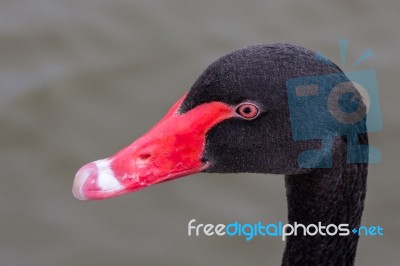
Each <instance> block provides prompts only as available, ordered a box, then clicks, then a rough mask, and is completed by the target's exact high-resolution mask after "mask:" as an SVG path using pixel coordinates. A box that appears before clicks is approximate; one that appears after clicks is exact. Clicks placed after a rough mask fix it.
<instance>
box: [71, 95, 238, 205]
mask: <svg viewBox="0 0 400 266" xmlns="http://www.w3.org/2000/svg"><path fill="white" fill-rule="evenodd" d="M185 97H186V96H183V97H182V98H181V99H180V100H179V101H178V102H176V103H175V104H174V105H173V107H172V108H171V109H170V110H169V112H168V113H167V114H166V116H165V117H164V118H163V119H162V120H161V121H160V122H159V123H158V124H156V125H155V126H154V127H153V128H152V129H151V130H150V131H149V132H147V133H146V134H145V135H144V136H142V137H141V138H139V139H137V140H136V141H135V142H133V143H132V144H131V145H129V146H128V147H126V148H124V149H122V150H121V151H119V152H117V153H116V154H115V155H113V156H111V157H109V158H106V159H103V160H98V161H95V162H91V163H88V164H86V165H84V166H83V167H82V168H81V169H79V171H78V172H77V174H76V176H75V180H74V184H73V188H72V192H73V194H74V196H75V197H76V198H77V199H80V200H98V199H106V198H110V197H113V196H117V195H121V194H125V193H128V192H132V191H136V190H139V189H142V188H144V187H147V186H150V185H154V184H157V183H160V182H164V181H168V180H173V179H176V178H179V177H183V176H186V175H190V174H194V173H198V172H201V171H204V170H205V169H206V168H207V167H208V165H209V163H208V162H203V161H202V155H203V152H204V147H205V139H206V134H207V132H208V131H209V130H210V129H211V128H212V127H213V126H214V125H216V124H218V123H219V122H221V121H223V120H225V119H227V118H229V117H232V116H233V115H234V112H233V111H232V108H231V107H230V106H228V105H226V104H224V103H221V102H210V103H205V104H202V105H199V106H197V107H195V108H193V109H192V110H190V111H188V112H186V113H183V114H179V112H178V110H179V107H180V106H181V104H182V102H183V101H184V99H185Z"/></svg>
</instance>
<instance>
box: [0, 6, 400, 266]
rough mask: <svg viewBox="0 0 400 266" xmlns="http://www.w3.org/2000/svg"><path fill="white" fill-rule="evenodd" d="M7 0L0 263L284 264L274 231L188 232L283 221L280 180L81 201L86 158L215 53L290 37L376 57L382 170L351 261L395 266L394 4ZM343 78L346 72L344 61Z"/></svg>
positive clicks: (160, 111) (1, 68)
mask: <svg viewBox="0 0 400 266" xmlns="http://www.w3.org/2000/svg"><path fill="white" fill-rule="evenodd" d="M325 2H326V3H322V2H321V1H316V0H315V1H291V2H289V1H287V2H285V1H278V0H276V1H254V0H250V1H232V0H229V1H228V0H225V1H209V0H204V1H183V0H142V1H134V0H130V1H128V0H113V1H106V0H79V1H74V0H69V1H68V0H65V1H63V0H2V1H1V2H0V156H1V158H0V167H1V168H0V173H1V186H0V214H1V216H0V218H1V220H0V265H74V266H79V265H98V266H100V265H278V264H280V262H281V257H282V253H283V248H284V243H283V242H282V241H281V240H280V239H278V238H273V237H266V238H262V237H258V238H255V239H254V240H253V241H251V242H246V241H245V240H244V239H243V238H240V237H238V238H229V237H188V236H187V223H188V221H189V220H190V219H192V218H195V219H197V220H198V221H199V222H203V223H208V222H211V223H214V224H217V223H221V222H222V223H229V222H233V221H235V220H239V221H241V222H256V221H258V220H262V221H265V222H271V223H272V222H277V221H279V220H282V221H286V214H287V211H286V199H285V189H284V180H283V177H282V176H274V175H253V174H241V175H206V174H199V175H196V176H192V177H189V178H184V179H180V180H178V181H174V182H169V183H163V184H161V185H157V186H154V187H151V188H148V189H145V190H142V191H140V192H137V193H134V194H128V195H125V196H123V197H118V198H114V199H110V200H106V201H98V202H80V201H78V200H76V199H74V198H73V196H72V194H71V185H72V181H73V178H74V175H75V172H76V171H77V169H78V168H79V167H80V166H82V165H83V164H84V163H86V162H89V161H93V160H95V159H100V158H104V157H107V156H109V155H111V154H113V153H114V152H116V151H117V150H119V149H120V148H122V147H124V146H126V145H128V144H129V143H131V142H132V141H133V140H134V139H136V138H137V137H139V136H140V135H141V134H143V133H145V132H146V131H147V129H149V128H150V127H151V126H152V125H153V124H154V123H155V122H157V121H158V120H159V119H160V118H161V117H162V116H163V115H164V113H165V112H166V111H167V110H168V108H169V107H170V106H171V105H172V103H174V102H175V101H176V100H177V99H178V98H179V97H180V96H181V95H182V94H183V93H184V92H186V91H187V90H188V89H189V88H190V86H191V85H192V83H193V82H194V81H195V79H196V78H197V76H198V75H199V74H200V73H201V72H202V70H203V69H204V68H205V67H207V65H208V64H210V63H211V62H212V61H213V60H215V59H217V58H218V57H220V56H222V55H223V54H225V53H227V52H229V51H231V50H234V49H237V48H240V47H243V46H246V45H250V44H257V43H272V42H290V43H294V44H298V45H302V46H304V47H307V48H310V49H313V50H316V51H321V52H323V53H324V54H325V55H327V56H328V57H330V58H331V59H332V60H333V61H335V62H339V61H340V56H339V48H338V46H337V41H338V40H339V39H340V38H342V37H344V38H347V39H348V40H349V52H348V53H349V54H348V62H349V64H348V65H351V63H353V62H355V60H356V59H357V58H358V56H360V55H361V54H362V52H363V51H365V50H366V49H371V50H372V51H373V52H374V56H373V57H372V58H370V59H368V60H367V61H366V62H364V63H363V64H362V65H360V66H358V67H357V68H356V69H363V68H375V69H376V71H377V75H378V83H379V89H380V92H379V94H380V102H381V109H382V115H383V123H384V130H383V131H382V132H379V133H374V134H371V140H372V144H374V145H375V146H378V147H379V148H380V149H381V151H382V153H383V161H382V163H381V164H379V165H373V166H371V167H370V175H369V182H368V193H367V200H366V209H365V213H364V216H363V221H362V223H363V224H364V225H378V224H379V225H381V226H382V227H384V233H385V235H384V237H375V238H373V237H362V238H361V241H360V244H359V248H358V254H357V264H358V265H399V258H400V255H399V250H400V241H399V239H400V230H399V229H398V226H399V224H400V212H399V204H400V198H399V185H400V180H399V173H398V157H397V156H398V155H397V153H398V150H399V148H400V147H399V140H398V136H399V134H400V125H399V101H400V90H399V88H398V84H397V83H398V78H399V74H400V73H399V69H400V52H399V48H400V47H399V46H400V27H399V25H400V16H399V11H400V2H399V1H395V0H391V1H389V0H383V1H373V0H369V1H361V0H358V1H356V0H351V1H330V2H328V1H325ZM345 70H351V69H347V68H345Z"/></svg>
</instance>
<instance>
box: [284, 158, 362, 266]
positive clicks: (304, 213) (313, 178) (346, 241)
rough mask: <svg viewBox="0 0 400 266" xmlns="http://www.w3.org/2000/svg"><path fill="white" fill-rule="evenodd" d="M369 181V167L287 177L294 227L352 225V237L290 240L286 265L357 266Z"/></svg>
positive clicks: (315, 237)
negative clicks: (367, 179) (359, 237)
mask: <svg viewBox="0 0 400 266" xmlns="http://www.w3.org/2000/svg"><path fill="white" fill-rule="evenodd" d="M366 178H367V165H366V164H353V165H347V166H346V167H345V169H344V170H343V169H341V170H340V169H338V168H331V169H316V170H315V171H313V172H312V173H310V174H302V175H288V176H285V182H286V194H287V202H288V210H289V223H290V224H294V222H297V223H301V224H304V225H306V226H307V225H308V224H317V225H318V222H321V224H322V225H325V226H326V225H328V224H335V225H339V224H349V226H348V227H347V228H348V229H349V231H350V235H348V236H339V235H335V236H322V235H319V234H317V235H315V236H303V235H302V234H300V235H298V236H291V237H288V238H287V243H286V248H285V253H284V257H283V265H353V263H354V258H355V254H356V248H357V241H358V236H357V235H355V234H353V233H352V232H351V230H352V229H353V228H358V227H359V225H360V221H361V215H362V211H363V208H364V199H365V193H366ZM300 232H302V231H300Z"/></svg>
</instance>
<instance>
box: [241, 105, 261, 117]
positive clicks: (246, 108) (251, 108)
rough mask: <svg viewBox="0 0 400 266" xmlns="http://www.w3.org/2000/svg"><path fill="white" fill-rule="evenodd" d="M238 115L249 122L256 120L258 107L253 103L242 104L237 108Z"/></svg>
mask: <svg viewBox="0 0 400 266" xmlns="http://www.w3.org/2000/svg"><path fill="white" fill-rule="evenodd" d="M236 113H238V114H239V115H240V116H241V117H243V118H244V119H247V120H251V119H254V118H256V117H257V116H258V114H259V110H258V107H257V106H256V105H254V104H252V103H242V104H241V105H239V106H238V107H237V108H236Z"/></svg>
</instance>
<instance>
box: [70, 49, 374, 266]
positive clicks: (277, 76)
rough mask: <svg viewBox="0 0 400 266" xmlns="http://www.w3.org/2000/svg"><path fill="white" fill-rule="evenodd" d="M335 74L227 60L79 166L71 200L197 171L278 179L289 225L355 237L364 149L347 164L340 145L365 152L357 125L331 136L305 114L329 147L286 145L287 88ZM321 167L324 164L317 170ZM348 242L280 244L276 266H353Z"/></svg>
mask: <svg viewBox="0 0 400 266" xmlns="http://www.w3.org/2000/svg"><path fill="white" fill-rule="evenodd" d="M337 74H339V75H340V74H343V72H342V70H341V69H340V68H339V67H338V66H336V65H335V64H334V63H332V62H331V61H329V60H328V59H326V58H321V56H319V55H318V54H317V53H314V52H312V51H310V50H307V49H305V48H302V47H299V46H295V45H291V44H271V45H255V46H249V47H245V48H243V49H240V50H237V51H234V52H231V53H229V54H227V55H225V56H223V57H221V58H220V59H218V60H217V61H216V62H214V63H212V64H211V65H210V66H209V67H208V68H207V69H206V70H205V71H204V72H203V73H202V74H201V75H200V77H199V78H198V79H197V81H196V82H195V83H194V85H193V86H192V87H191V89H190V90H189V92H188V93H187V94H185V95H184V96H183V97H182V98H181V99H180V100H179V101H178V102H176V103H175V104H174V105H173V107H172V108H171V109H170V111H169V112H168V113H167V114H166V116H165V117H164V118H163V119H162V120H161V121H160V122H159V123H158V124H156V125H155V126H154V127H153V128H152V129H151V130H150V131H149V132H147V133H146V134H145V135H144V136H142V137H141V138H139V139H137V140H136V141H135V142H133V143H132V144H131V145H129V146H128V147H126V148H124V149H122V150H121V151H119V152H118V153H116V154H115V155H113V156H111V157H109V158H107V159H103V160H98V161H95V162H92V163H89V164H86V165H85V166H83V167H82V168H81V169H80V170H79V171H78V173H77V174H76V177H75V180H74V184H73V194H74V196H75V197H76V198H78V199H80V200H95V199H104V198H109V197H112V196H116V195H121V194H125V193H128V192H132V191H136V190H139V189H141V188H144V187H147V186H150V185H153V184H157V183H160V182H165V181H169V180H173V179H176V178H179V177H183V176H187V175H190V174H194V173H198V172H207V173H243V172H252V173H272V174H283V175H285V182H286V191H287V192H286V194H287V203H288V211H289V214H288V222H289V223H291V224H293V223H294V222H297V223H302V224H304V225H308V224H316V223H318V222H321V223H322V224H336V225H338V224H342V223H345V224H349V229H350V230H351V229H352V228H358V226H359V225H360V220H361V215H362V212H363V207H364V198H365V193H366V178H367V167H368V161H367V160H368V150H367V149H358V150H355V151H353V154H352V155H351V156H352V158H353V159H354V158H356V160H358V162H355V163H349V162H348V153H347V152H346V151H347V142H349V141H350V140H349V139H353V140H354V139H355V140H356V141H357V142H358V144H360V145H361V144H364V145H366V144H368V136H367V133H365V132H366V130H365V126H366V125H365V119H361V120H360V122H359V126H360V127H363V128H364V130H361V131H357V130H355V131H351V132H350V133H351V134H353V135H352V136H351V134H350V135H349V134H348V135H347V136H340V134H338V132H336V131H337V127H335V126H333V125H332V123H333V122H332V120H330V119H327V118H326V117H327V116H326V114H325V113H324V112H314V113H312V116H311V117H310V114H308V116H309V117H308V119H311V120H312V122H315V121H317V122H318V123H317V125H318V126H319V128H317V129H316V130H319V131H321V132H323V133H324V136H327V137H331V138H332V143H331V145H330V146H329V145H328V146H329V147H328V148H326V147H324V145H323V142H322V141H321V139H308V140H307V139H304V140H294V138H293V123H296V121H293V118H291V113H290V106H289V100H288V88H287V81H288V80H291V79H295V78H302V77H312V76H321V77H326V78H328V77H329V76H330V75H332V76H333V77H336V76H337ZM342 76H344V77H345V75H344V74H343V75H342ZM345 80H346V78H345ZM347 81H348V80H347ZM322 82H324V80H322ZM329 82H332V81H328V83H329ZM347 84H351V83H349V82H347ZM350 86H352V85H350ZM311 88H313V87H311ZM300 93H304V92H301V91H300ZM314 93H315V91H314ZM354 93H355V92H354V91H353V94H354ZM355 94H357V93H355ZM353 96H354V95H353ZM356 96H357V95H356ZM357 97H358V98H357V99H360V101H359V103H358V104H359V105H360V106H362V107H364V108H358V109H357V110H360V111H359V112H365V105H364V103H363V102H362V99H361V96H360V95H358V96H357ZM353 100H354V98H353ZM351 101H352V100H351ZM351 101H350V102H349V104H351ZM325 104H326V103H325ZM297 107H298V108H302V109H301V110H300V113H301V112H303V111H304V112H306V111H307V106H304V105H299V106H297ZM339 115H340V114H339ZM364 116H365V114H364ZM360 117H361V118H362V117H363V114H360ZM291 119H292V120H291ZM310 123H311V121H310ZM298 126H300V127H301V126H305V124H303V125H298ZM310 150H311V151H314V153H313V156H309V157H303V159H304V158H306V159H305V161H303V162H300V159H299V158H300V157H299V156H301V154H302V153H304V152H305V151H310ZM307 158H308V159H307ZM307 160H309V161H307ZM326 161H328V164H329V161H330V162H331V165H329V166H328V167H327V166H326V165H324V164H323V163H321V162H326ZM353 161H354V160H353ZM304 165H306V167H304ZM307 165H309V167H307ZM357 242H358V236H357V235H356V234H349V235H348V236H338V235H335V236H322V235H320V234H317V235H315V236H303V235H302V234H300V235H298V236H289V237H288V239H287V243H286V248H285V252H284V256H283V265H353V264H354V259H355V254H356V248H357Z"/></svg>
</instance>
